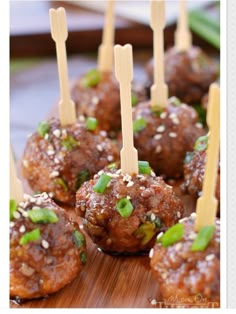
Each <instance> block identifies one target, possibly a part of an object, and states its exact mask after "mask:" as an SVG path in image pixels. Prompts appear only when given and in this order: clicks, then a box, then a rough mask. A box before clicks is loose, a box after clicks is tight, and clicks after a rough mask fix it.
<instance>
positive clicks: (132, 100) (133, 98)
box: [131, 93, 138, 107]
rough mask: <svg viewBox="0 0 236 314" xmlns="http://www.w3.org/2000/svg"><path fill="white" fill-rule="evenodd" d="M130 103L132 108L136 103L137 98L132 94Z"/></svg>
mask: <svg viewBox="0 0 236 314" xmlns="http://www.w3.org/2000/svg"><path fill="white" fill-rule="evenodd" d="M131 103H132V107H135V106H136V105H137V103H138V98H137V96H136V95H135V94H133V93H132V95H131Z"/></svg>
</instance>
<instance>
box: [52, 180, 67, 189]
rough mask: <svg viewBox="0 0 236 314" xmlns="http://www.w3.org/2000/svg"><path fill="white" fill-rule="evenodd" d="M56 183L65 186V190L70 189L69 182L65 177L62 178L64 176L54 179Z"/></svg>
mask: <svg viewBox="0 0 236 314" xmlns="http://www.w3.org/2000/svg"><path fill="white" fill-rule="evenodd" d="M54 183H55V184H56V185H60V186H61V187H62V188H63V190H64V191H65V192H68V190H69V187H68V183H67V182H66V181H65V180H64V179H62V178H56V179H55V180H54Z"/></svg>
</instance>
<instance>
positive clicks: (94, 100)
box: [91, 96, 99, 105]
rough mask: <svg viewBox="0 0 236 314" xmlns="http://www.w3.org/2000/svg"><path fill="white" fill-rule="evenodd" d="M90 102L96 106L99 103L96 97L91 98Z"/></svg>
mask: <svg viewBox="0 0 236 314" xmlns="http://www.w3.org/2000/svg"><path fill="white" fill-rule="evenodd" d="M91 101H92V103H93V105H97V104H98V102H99V98H98V97H96V96H93V98H92V99H91Z"/></svg>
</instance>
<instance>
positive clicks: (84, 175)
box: [75, 169, 90, 190]
mask: <svg viewBox="0 0 236 314" xmlns="http://www.w3.org/2000/svg"><path fill="white" fill-rule="evenodd" d="M89 178H90V172H89V171H88V170H87V169H84V170H81V171H80V172H79V173H78V175H77V180H76V184H75V189H76V190H78V189H79V188H80V187H81V185H82V184H83V183H84V182H85V181H87V180H88V179H89Z"/></svg>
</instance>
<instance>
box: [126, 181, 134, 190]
mask: <svg viewBox="0 0 236 314" xmlns="http://www.w3.org/2000/svg"><path fill="white" fill-rule="evenodd" d="M133 185H134V182H133V181H130V182H129V183H128V184H127V185H126V186H127V188H129V187H130V186H133Z"/></svg>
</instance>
